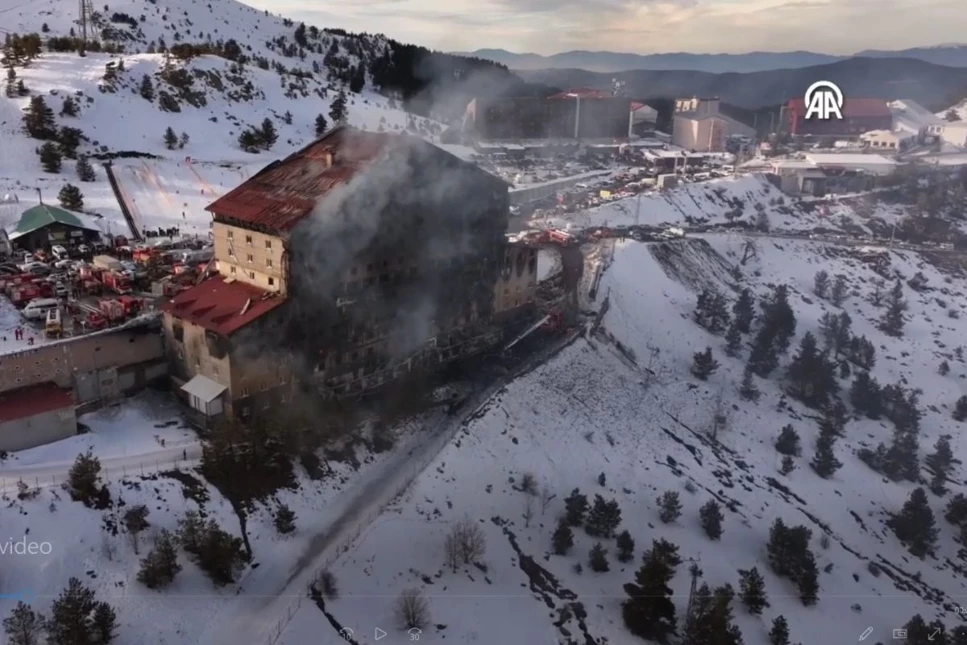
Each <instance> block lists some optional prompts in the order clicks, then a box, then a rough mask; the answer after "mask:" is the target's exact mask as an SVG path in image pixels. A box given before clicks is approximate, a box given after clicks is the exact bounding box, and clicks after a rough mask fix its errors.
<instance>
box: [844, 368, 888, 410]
mask: <svg viewBox="0 0 967 645" xmlns="http://www.w3.org/2000/svg"><path fill="white" fill-rule="evenodd" d="M849 399H850V403H852V404H853V407H854V408H856V411H857V412H862V413H863V414H865V415H866V416H867V417H869V418H870V419H879V418H880V415H881V414H882V413H883V401H882V395H881V389H880V383H879V381H877V380H876V379H875V378H872V377H871V376H870V373H869V372H863V371H860V372H857V373H856V378H854V379H853V384H852V386H850V391H849Z"/></svg>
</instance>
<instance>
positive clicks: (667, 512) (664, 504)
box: [657, 490, 682, 524]
mask: <svg viewBox="0 0 967 645" xmlns="http://www.w3.org/2000/svg"><path fill="white" fill-rule="evenodd" d="M657 503H658V517H659V518H660V519H661V521H662V522H664V523H665V524H671V523H672V522H674V521H675V520H677V519H678V518H679V517H681V516H682V503H681V501H680V500H679V497H678V492H676V491H673V490H666V491H665V492H664V493H662V494H661V496H660V497H659V498H658V502H657Z"/></svg>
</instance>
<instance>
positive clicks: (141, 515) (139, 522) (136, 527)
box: [121, 504, 150, 553]
mask: <svg viewBox="0 0 967 645" xmlns="http://www.w3.org/2000/svg"><path fill="white" fill-rule="evenodd" d="M121 521H122V523H123V524H124V528H126V529H127V530H128V533H129V534H130V535H131V542H132V543H133V544H134V552H135V553H137V552H138V536H139V535H140V534H141V533H142V532H143V531H145V530H146V529H147V528H148V527H149V526H150V524H148V507H147V506H145V505H144V504H138V505H136V506H132V507H131V508H129V509H128V510H126V511H125V512H124V515H123V516H122V520H121Z"/></svg>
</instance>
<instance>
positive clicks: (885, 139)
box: [860, 130, 917, 152]
mask: <svg viewBox="0 0 967 645" xmlns="http://www.w3.org/2000/svg"><path fill="white" fill-rule="evenodd" d="M916 138H917V135H916V134H915V133H912V132H909V131H906V130H895V131H893V132H891V131H889V130H870V131H869V132H864V133H863V134H861V135H860V141H862V142H863V143H864V144H866V145H867V146H868V147H870V148H875V149H877V150H884V151H890V152H897V151H899V150H902V149H903V148H905V147H907V146H908V145H910V144H911V143H913V142H914V141H915V140H916Z"/></svg>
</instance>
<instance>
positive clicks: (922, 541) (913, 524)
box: [887, 488, 938, 558]
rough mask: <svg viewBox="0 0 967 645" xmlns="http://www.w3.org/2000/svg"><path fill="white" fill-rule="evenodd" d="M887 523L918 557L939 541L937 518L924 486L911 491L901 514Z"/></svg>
mask: <svg viewBox="0 0 967 645" xmlns="http://www.w3.org/2000/svg"><path fill="white" fill-rule="evenodd" d="M887 524H888V525H889V526H890V528H892V529H893V533H894V534H896V536H897V539H898V540H900V542H902V543H903V544H904V545H906V547H907V550H908V551H910V553H911V555H914V556H916V557H918V558H923V557H924V556H926V555H927V553H929V552H930V551H931V550H932V549H933V546H934V544H936V542H937V534H938V529H937V527H936V520H934V517H933V511H932V510H930V503H929V502H928V501H927V493H926V492H925V491H924V490H923V489H922V488H917V489H915V490H914V491H913V492H912V493H910V497H909V499H907V501H906V502H905V503H904V504H903V508H902V509H901V510H900V512H899V514H897V515H895V516H893V517H892V518H890V520H889V521H888V522H887Z"/></svg>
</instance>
